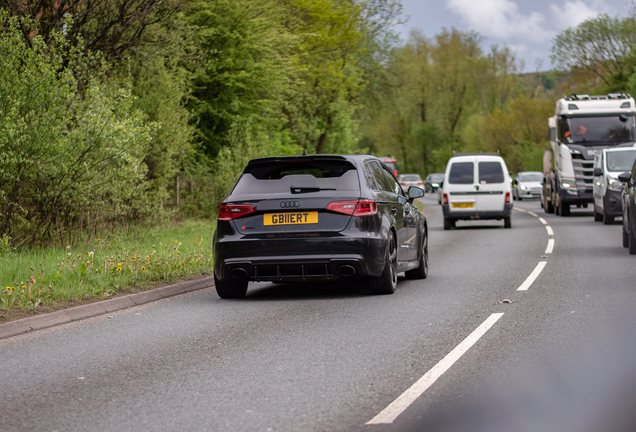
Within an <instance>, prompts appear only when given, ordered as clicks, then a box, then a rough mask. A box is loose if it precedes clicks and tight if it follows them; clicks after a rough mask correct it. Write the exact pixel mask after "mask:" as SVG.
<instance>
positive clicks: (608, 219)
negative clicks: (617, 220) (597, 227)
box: [602, 209, 614, 225]
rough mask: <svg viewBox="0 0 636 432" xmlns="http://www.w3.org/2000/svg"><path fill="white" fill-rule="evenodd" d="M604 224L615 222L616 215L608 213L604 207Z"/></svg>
mask: <svg viewBox="0 0 636 432" xmlns="http://www.w3.org/2000/svg"><path fill="white" fill-rule="evenodd" d="M602 216H603V225H612V224H613V223H614V216H610V215H608V214H607V212H606V211H605V209H603V215H602Z"/></svg>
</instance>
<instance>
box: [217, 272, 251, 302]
mask: <svg viewBox="0 0 636 432" xmlns="http://www.w3.org/2000/svg"><path fill="white" fill-rule="evenodd" d="M247 284H248V280H247V279H223V280H219V279H218V278H217V277H216V275H214V286H215V288H216V293H217V294H218V295H219V297H221V298H224V299H232V298H243V297H245V293H247Z"/></svg>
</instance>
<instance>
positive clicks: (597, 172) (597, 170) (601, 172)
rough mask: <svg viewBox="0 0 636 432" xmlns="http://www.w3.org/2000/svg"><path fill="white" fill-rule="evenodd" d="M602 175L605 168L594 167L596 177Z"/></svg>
mask: <svg viewBox="0 0 636 432" xmlns="http://www.w3.org/2000/svg"><path fill="white" fill-rule="evenodd" d="M602 175H603V170H602V169H600V168H598V167H596V168H594V177H599V176H602Z"/></svg>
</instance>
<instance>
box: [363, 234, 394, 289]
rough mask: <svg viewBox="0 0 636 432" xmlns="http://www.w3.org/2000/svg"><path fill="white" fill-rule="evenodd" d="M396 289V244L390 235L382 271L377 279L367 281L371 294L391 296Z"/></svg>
mask: <svg viewBox="0 0 636 432" xmlns="http://www.w3.org/2000/svg"><path fill="white" fill-rule="evenodd" d="M395 288H397V243H396V242H395V235H393V233H391V236H390V238H389V244H388V245H387V249H386V259H385V262H384V271H382V274H381V275H380V276H379V277H372V278H371V279H369V291H371V294H393V293H394V292H395Z"/></svg>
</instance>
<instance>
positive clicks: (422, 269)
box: [404, 230, 428, 279]
mask: <svg viewBox="0 0 636 432" xmlns="http://www.w3.org/2000/svg"><path fill="white" fill-rule="evenodd" d="M404 274H405V275H406V278H407V279H426V277H427V276H428V234H427V233H426V230H424V233H423V236H422V248H421V249H420V260H419V266H418V267H417V268H416V269H413V270H409V271H406V272H404Z"/></svg>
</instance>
